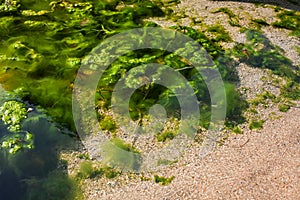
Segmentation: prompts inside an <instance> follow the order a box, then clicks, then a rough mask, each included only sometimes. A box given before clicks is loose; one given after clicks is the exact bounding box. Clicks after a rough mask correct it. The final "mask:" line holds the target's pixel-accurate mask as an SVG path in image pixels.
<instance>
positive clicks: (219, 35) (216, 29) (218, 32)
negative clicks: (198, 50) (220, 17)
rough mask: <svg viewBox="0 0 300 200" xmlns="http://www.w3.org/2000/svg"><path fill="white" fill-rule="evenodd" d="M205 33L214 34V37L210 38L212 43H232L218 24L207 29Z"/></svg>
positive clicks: (227, 34)
mask: <svg viewBox="0 0 300 200" xmlns="http://www.w3.org/2000/svg"><path fill="white" fill-rule="evenodd" d="M207 31H208V32H211V33H214V34H215V37H214V38H212V41H214V42H220V41H223V42H230V41H232V38H231V37H230V35H229V33H228V32H227V31H226V30H225V28H224V27H223V26H222V25H220V24H216V25H213V26H210V27H208V29H207Z"/></svg>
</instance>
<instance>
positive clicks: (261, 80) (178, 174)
mask: <svg viewBox="0 0 300 200" xmlns="http://www.w3.org/2000/svg"><path fill="white" fill-rule="evenodd" d="M277 2H279V4H282V3H284V2H285V1H277ZM266 3H268V1H266ZM221 7H227V8H229V9H230V10H232V11H233V12H234V14H235V15H237V16H238V17H239V18H240V21H239V23H240V24H241V25H242V26H243V27H251V20H252V19H261V18H262V19H265V20H266V21H267V23H269V24H270V23H272V22H274V21H275V20H276V12H275V11H274V6H272V5H271V4H267V5H266V6H257V5H255V4H253V3H247V2H234V1H208V0H201V1H199V0H182V2H181V3H180V4H179V5H178V6H176V12H180V11H184V12H185V14H186V15H187V16H192V17H194V18H196V19H199V20H203V22H205V23H206V24H208V25H210V24H215V23H216V22H219V23H220V24H221V25H222V26H224V28H225V29H226V30H227V31H228V32H229V34H230V36H231V37H232V39H233V40H234V41H237V42H240V43H243V42H245V35H244V34H243V33H240V32H239V29H238V28H237V27H233V26H231V25H229V24H228V16H227V15H226V14H224V13H221V12H220V13H213V11H215V10H217V9H218V8H221ZM285 7H286V8H295V10H296V9H299V7H297V6H295V5H294V7H293V5H292V4H290V3H285ZM150 20H151V21H155V22H156V23H158V24H160V25H161V26H164V27H168V26H170V25H176V24H180V25H189V24H190V23H191V22H190V21H189V19H188V18H183V19H180V20H178V21H177V22H173V21H167V20H166V19H164V18H155V19H150ZM195 28H197V26H196V25H195ZM261 31H262V33H263V34H264V35H265V36H266V37H267V38H268V39H269V40H270V41H271V42H272V44H274V45H277V46H279V47H280V48H281V49H283V52H284V55H285V56H286V57H287V58H289V59H290V60H292V62H293V64H294V65H298V66H299V65H300V54H299V53H297V52H296V50H295V48H294V47H300V40H299V38H297V37H294V36H290V35H289V31H288V30H286V29H276V28H273V27H271V26H266V27H262V29H261ZM224 46H225V47H226V48H230V47H231V46H232V44H230V43H229V44H225V45H224ZM237 72H238V75H239V78H240V82H239V85H238V88H239V89H240V90H241V91H242V89H243V88H247V91H246V92H245V93H244V96H245V98H246V99H247V100H251V99H254V98H255V97H256V96H257V95H259V94H261V93H262V92H263V91H269V92H271V93H272V94H274V95H275V96H278V95H279V93H280V89H279V86H278V85H276V84H275V85H274V84H272V83H271V81H268V77H270V76H274V75H271V74H270V72H269V71H268V70H266V69H259V68H252V67H250V66H247V65H246V64H244V63H240V64H238V65H237ZM266 77H267V78H266ZM275 78H276V76H275ZM277 78H278V77H277ZM278 79H279V78H278ZM279 80H280V79H279ZM282 81H283V82H284V80H282ZM294 103H295V104H294V105H293V106H292V107H291V109H290V110H288V111H287V112H280V111H279V110H278V105H277V104H270V105H268V106H265V107H258V108H257V113H256V117H259V118H260V119H262V120H264V121H265V122H264V124H263V128H262V129H259V130H250V129H249V120H247V122H245V124H242V125H241V126H240V128H241V130H242V132H243V134H232V133H228V138H226V140H225V143H224V144H223V145H221V146H218V147H217V148H216V150H215V151H214V152H212V153H211V154H209V155H208V156H206V157H204V158H202V159H199V156H198V154H199V146H198V145H192V146H191V147H190V148H189V149H188V150H187V151H186V153H185V155H184V156H183V157H182V158H180V159H179V160H178V162H177V163H175V164H173V165H171V166H170V167H169V168H168V169H165V170H161V171H158V172H156V173H155V174H158V175H160V176H164V177H171V176H175V178H174V180H173V181H172V182H171V183H170V184H169V185H166V186H163V185H160V184H157V183H155V182H154V181H153V174H151V173H145V174H142V175H141V174H139V175H137V174H130V175H127V174H122V175H120V176H118V177H116V178H114V179H107V178H94V179H86V180H84V183H83V185H82V186H83V187H82V188H83V190H84V196H85V199H88V200H99V199H101V200H102V199H103V200H106V199H107V200H108V199H116V200H118V199H128V200H141V199H149V200H152V199H153V200H156V199H157V200H158V199H165V200H167V199H168V200H175V199H180V200H181V199H184V200H185V199H186V200H192V199H195V200H197V199H199V200H200V199H291V200H296V199H300V190H299V189H300V108H299V106H300V102H297V101H295V102H294ZM245 115H246V117H250V118H251V114H249V116H248V114H247V113H246V114H245ZM79 162H80V161H78V160H76V159H74V160H73V164H72V163H70V164H69V173H70V174H71V175H72V174H74V173H75V172H76V169H74V168H75V167H74V166H75V165H78V163H79ZM141 176H143V177H147V178H150V179H151V180H148V179H147V180H141V178H140V177H141Z"/></svg>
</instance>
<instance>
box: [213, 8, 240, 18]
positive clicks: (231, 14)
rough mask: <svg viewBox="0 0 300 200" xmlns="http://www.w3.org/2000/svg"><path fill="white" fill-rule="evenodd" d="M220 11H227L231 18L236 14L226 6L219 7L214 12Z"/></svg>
mask: <svg viewBox="0 0 300 200" xmlns="http://www.w3.org/2000/svg"><path fill="white" fill-rule="evenodd" d="M219 12H222V13H225V14H226V15H228V17H229V18H233V17H235V16H236V15H235V14H234V13H233V12H232V11H231V10H230V9H229V8H226V7H223V8H219V9H218V10H216V11H214V12H213V13H219Z"/></svg>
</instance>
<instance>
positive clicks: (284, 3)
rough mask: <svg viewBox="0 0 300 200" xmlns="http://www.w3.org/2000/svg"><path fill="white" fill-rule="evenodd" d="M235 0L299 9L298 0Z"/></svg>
mask: <svg viewBox="0 0 300 200" xmlns="http://www.w3.org/2000/svg"><path fill="white" fill-rule="evenodd" d="M213 1H229V0H213ZM231 1H232V0H231ZM233 1H234V0H233ZM235 1H236V2H243V3H262V4H270V5H275V6H280V7H283V8H286V9H290V10H296V11H300V1H299V0H235Z"/></svg>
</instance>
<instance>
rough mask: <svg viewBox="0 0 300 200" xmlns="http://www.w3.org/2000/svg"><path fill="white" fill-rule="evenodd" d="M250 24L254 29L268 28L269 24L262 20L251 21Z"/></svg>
mask: <svg viewBox="0 0 300 200" xmlns="http://www.w3.org/2000/svg"><path fill="white" fill-rule="evenodd" d="M252 23H253V24H254V25H255V26H256V28H258V29H261V27H262V26H269V24H268V23H267V22H266V21H265V20H264V19H253V20H252Z"/></svg>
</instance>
